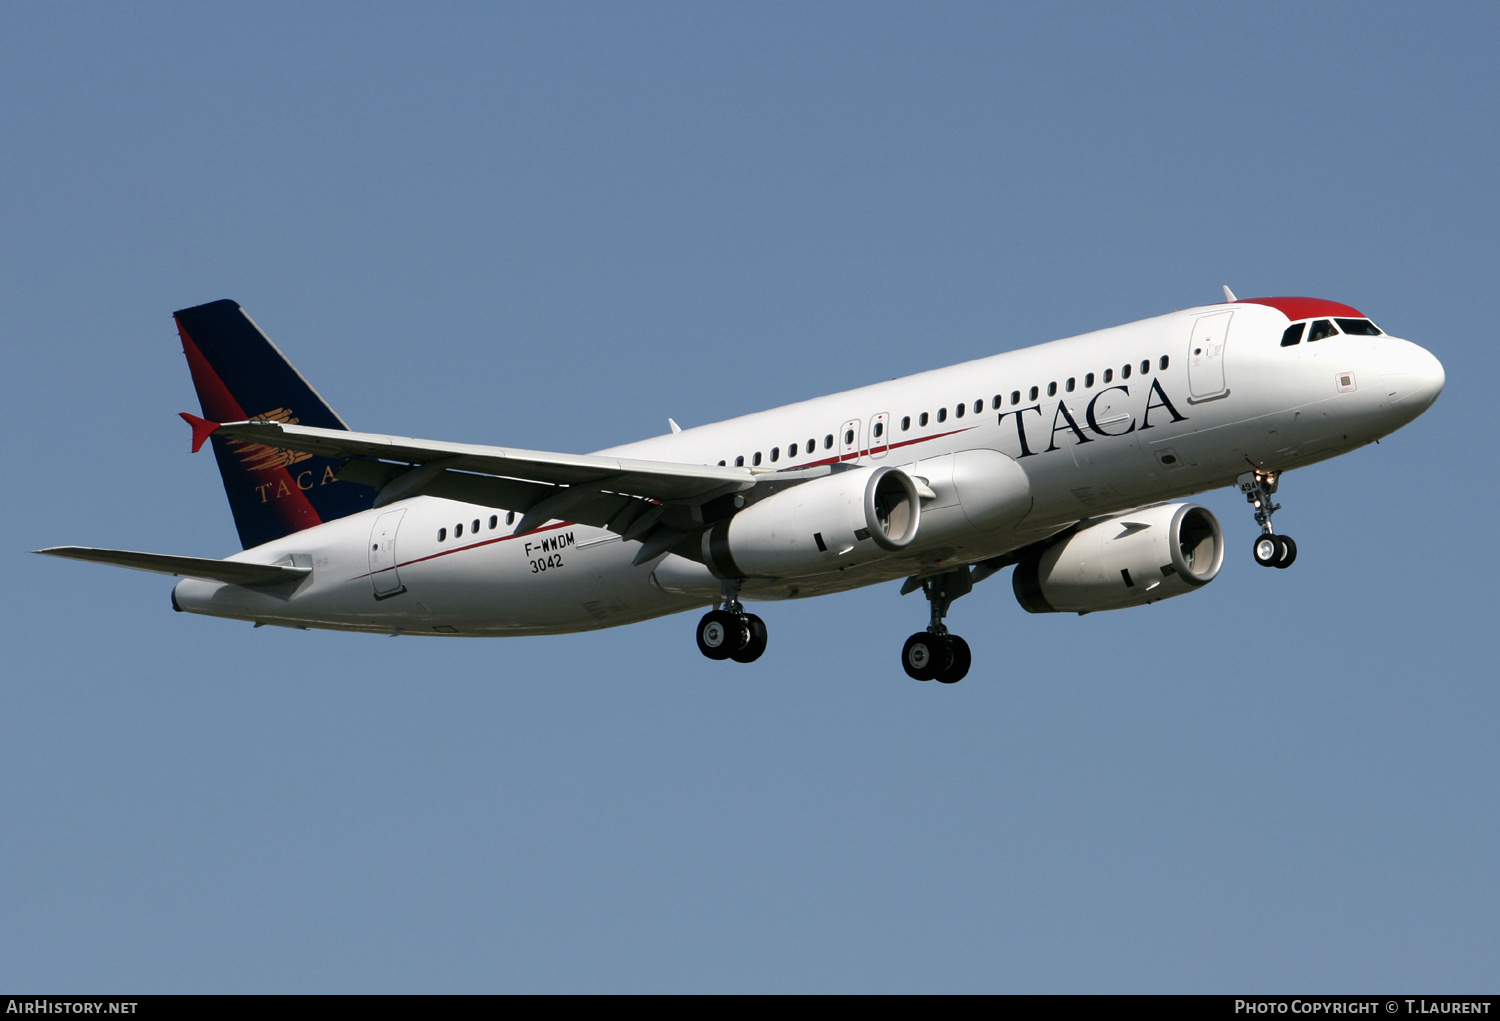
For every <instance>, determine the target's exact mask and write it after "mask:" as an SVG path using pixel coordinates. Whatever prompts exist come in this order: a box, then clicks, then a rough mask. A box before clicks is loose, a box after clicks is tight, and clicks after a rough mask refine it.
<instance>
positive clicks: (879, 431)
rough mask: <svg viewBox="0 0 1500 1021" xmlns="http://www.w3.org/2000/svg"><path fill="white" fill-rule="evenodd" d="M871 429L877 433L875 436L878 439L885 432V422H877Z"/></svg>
mask: <svg viewBox="0 0 1500 1021" xmlns="http://www.w3.org/2000/svg"><path fill="white" fill-rule="evenodd" d="M871 431H872V432H873V433H874V434H875V438H876V439H877V440H878V439H880V437H881V436H882V435H884V434H885V423H884V422H876V423H875V428H874V429H873V430H871Z"/></svg>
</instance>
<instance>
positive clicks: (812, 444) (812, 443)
mask: <svg viewBox="0 0 1500 1021" xmlns="http://www.w3.org/2000/svg"><path fill="white" fill-rule="evenodd" d="M817 449H818V441H817V440H808V441H807V453H808V454H809V455H811V454H812V452H813V451H814V450H817Z"/></svg>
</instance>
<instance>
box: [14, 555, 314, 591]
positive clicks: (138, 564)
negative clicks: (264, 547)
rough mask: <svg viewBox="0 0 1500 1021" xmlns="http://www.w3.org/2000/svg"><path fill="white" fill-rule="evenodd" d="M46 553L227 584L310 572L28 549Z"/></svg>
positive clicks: (197, 559)
mask: <svg viewBox="0 0 1500 1021" xmlns="http://www.w3.org/2000/svg"><path fill="white" fill-rule="evenodd" d="M32 552H33V553H45V554H46V555H47V556H49V557H67V558H68V559H69V560H87V561H90V562H91V563H95V564H111V565H113V566H115V567H129V568H131V569H132V570H136V571H155V572H156V573H157V574H171V575H176V576H177V577H179V578H203V579H206V580H208V581H222V582H227V583H229V584H231V585H274V584H275V583H277V582H288V581H297V580H298V579H300V578H305V577H306V576H307V575H309V574H311V573H312V568H311V567H282V566H279V565H276V564H242V563H239V562H237V561H233V560H213V559H210V558H208V557H173V556H168V555H167V554H165V553H137V552H135V551H134V550H123V549H96V548H94V547H92V546H51V547H48V548H47V549H39V550H32Z"/></svg>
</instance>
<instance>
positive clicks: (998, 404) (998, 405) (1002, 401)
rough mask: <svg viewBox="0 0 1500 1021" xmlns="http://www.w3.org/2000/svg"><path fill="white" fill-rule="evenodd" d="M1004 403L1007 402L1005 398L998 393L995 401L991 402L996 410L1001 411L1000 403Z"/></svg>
mask: <svg viewBox="0 0 1500 1021" xmlns="http://www.w3.org/2000/svg"><path fill="white" fill-rule="evenodd" d="M1004 403H1005V399H1004V398H1003V397H1001V396H1000V395H999V394H996V395H995V400H994V403H993V404H991V405H990V407H992V408H994V409H995V410H996V411H999V410H1000V405H1002V404H1004Z"/></svg>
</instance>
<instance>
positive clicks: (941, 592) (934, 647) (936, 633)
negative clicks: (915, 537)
mask: <svg viewBox="0 0 1500 1021" xmlns="http://www.w3.org/2000/svg"><path fill="white" fill-rule="evenodd" d="M973 587H974V586H973V581H972V580H971V578H970V575H969V571H968V569H967V568H964V569H961V570H957V571H949V572H948V573H947V574H940V575H938V576H937V577H934V578H924V579H923V580H922V592H923V594H924V595H926V596H927V601H928V602H929V603H930V604H931V606H932V623H931V624H929V625H928V626H927V630H926V631H918V632H917V633H916V634H914V635H912V636H911V637H910V638H908V639H907V640H906V644H905V645H903V646H902V647H901V667H902V669H904V670H905V671H906V676H908V677H910V678H912V679H913V680H916V681H937V682H938V683H939V684H957V683H958V682H959V681H961V680H963V679H964V677H965V676H967V675H968V673H969V666H970V665H971V664H972V663H973V656H972V655H971V654H970V652H969V643H968V642H966V641H964V640H963V639H962V638H960V637H958V635H955V634H950V633H949V632H948V628H947V627H946V626H945V625H944V624H943V618H944V617H946V616H947V615H948V607H949V606H950V605H951V604H952V603H953V600H955V599H957V598H958V597H959V596H961V595H964V594H965V593H967V592H968V591H969V589H971V588H973Z"/></svg>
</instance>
